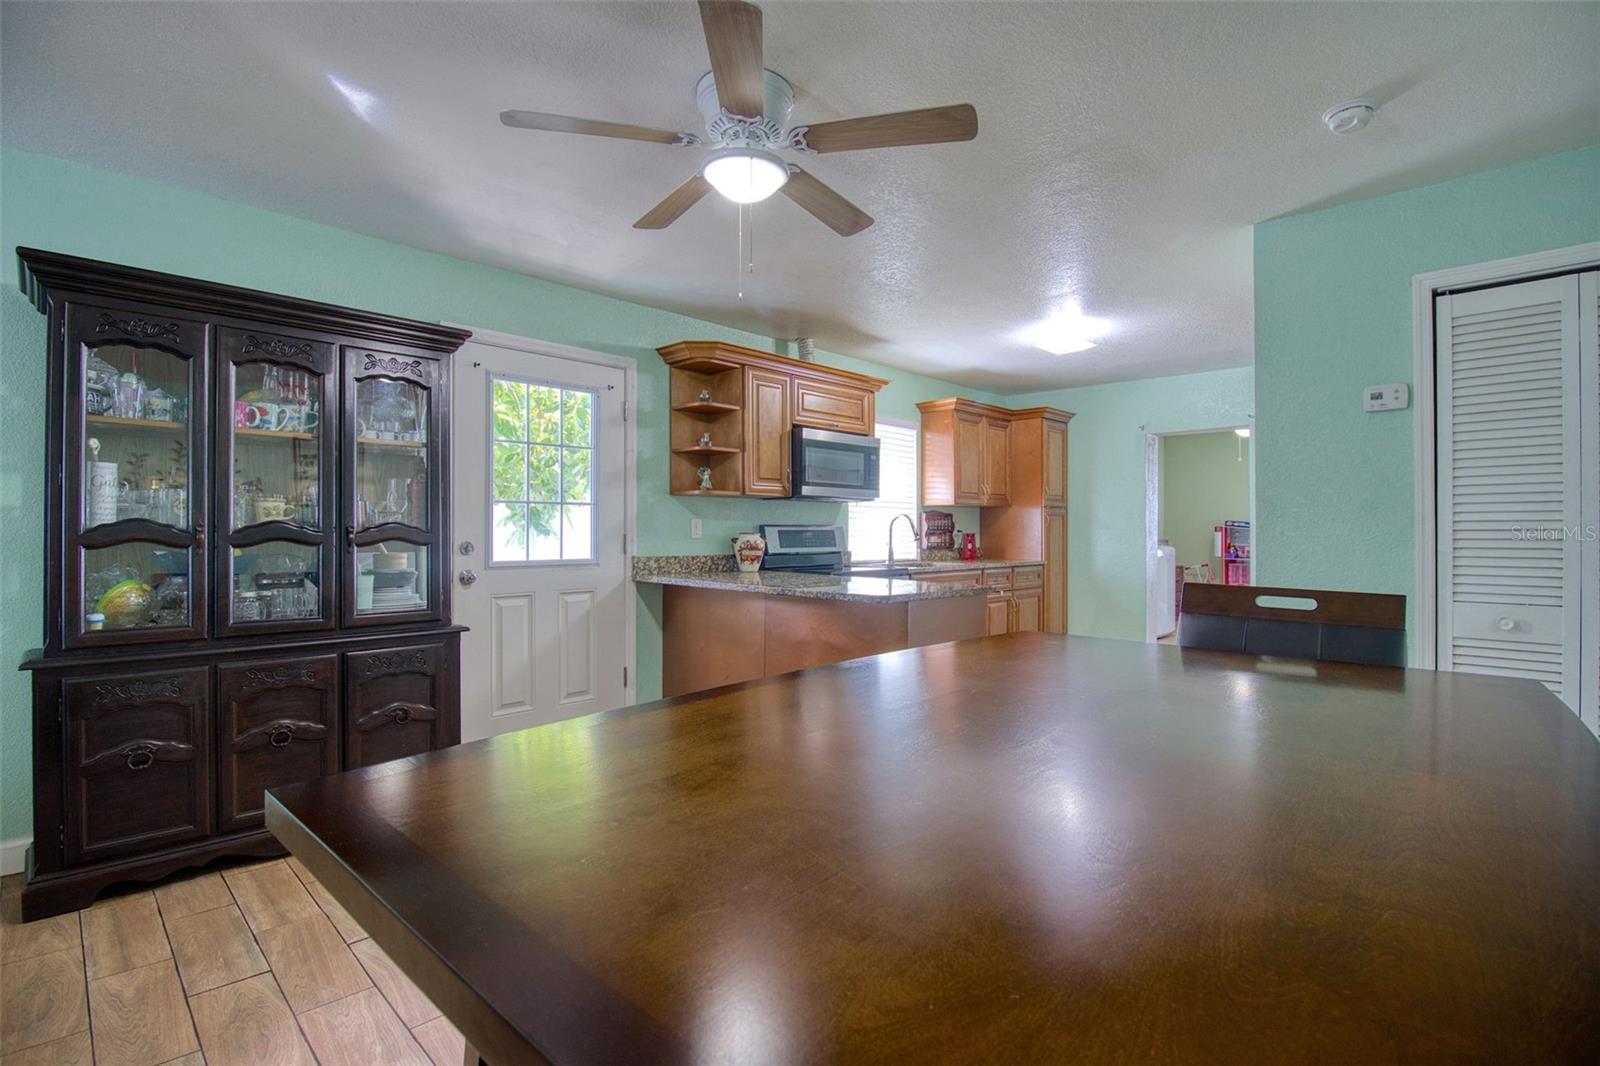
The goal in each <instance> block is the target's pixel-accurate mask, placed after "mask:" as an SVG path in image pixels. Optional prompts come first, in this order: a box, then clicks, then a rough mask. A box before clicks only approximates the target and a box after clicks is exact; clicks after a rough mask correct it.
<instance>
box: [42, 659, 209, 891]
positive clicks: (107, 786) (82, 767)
mask: <svg viewBox="0 0 1600 1066" xmlns="http://www.w3.org/2000/svg"><path fill="white" fill-rule="evenodd" d="M60 691H61V696H60V707H61V715H62V718H63V719H64V724H65V733H66V741H67V745H66V755H67V758H66V765H65V770H66V773H65V774H64V775H63V776H64V780H62V781H61V786H62V792H63V795H62V798H63V800H64V801H65V803H64V807H65V809H64V810H63V812H62V813H63V815H64V819H63V825H62V827H61V829H62V832H61V833H60V834H58V835H57V841H58V843H59V844H60V846H61V848H60V850H61V851H62V853H63V856H62V857H63V861H65V862H69V863H90V862H98V861H101V860H106V859H114V858H117V857H119V856H126V855H129V854H132V853H135V852H140V851H144V850H146V849H149V848H152V847H165V846H169V845H173V844H181V843H184V842H185V841H190V840H195V839H198V838H200V837H204V836H207V835H209V834H210V832H211V810H212V805H211V744H210V736H211V730H210V723H211V671H210V670H209V669H207V668H206V667H203V666H201V667H193V668H189V669H180V670H153V671H141V672H139V673H129V674H119V675H114V676H109V677H92V678H72V679H67V680H64V681H62V682H61V686H60Z"/></svg>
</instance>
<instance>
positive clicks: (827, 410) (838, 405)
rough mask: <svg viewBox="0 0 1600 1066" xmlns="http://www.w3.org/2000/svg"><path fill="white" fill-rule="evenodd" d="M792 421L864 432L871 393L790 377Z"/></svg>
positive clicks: (870, 425) (868, 421)
mask: <svg viewBox="0 0 1600 1066" xmlns="http://www.w3.org/2000/svg"><path fill="white" fill-rule="evenodd" d="M793 402H794V424H795V425H797V426H816V427H817V428H819V429H834V430H838V431H839V432H841V433H865V434H868V435H871V433H872V428H873V395H872V393H871V391H869V390H867V389H856V388H851V387H850V386H848V385H834V384H829V383H827V382H822V381H809V380H807V379H805V378H800V377H797V378H795V379H794V401H793Z"/></svg>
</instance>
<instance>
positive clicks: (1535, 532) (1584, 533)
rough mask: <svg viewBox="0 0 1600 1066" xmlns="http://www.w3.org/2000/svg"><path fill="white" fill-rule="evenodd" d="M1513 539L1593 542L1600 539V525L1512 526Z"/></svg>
mask: <svg viewBox="0 0 1600 1066" xmlns="http://www.w3.org/2000/svg"><path fill="white" fill-rule="evenodd" d="M1511 539H1512V540H1556V541H1566V540H1577V541H1584V542H1586V543H1587V542H1591V541H1595V540H1600V526H1593V525H1582V526H1551V525H1539V526H1512V527H1511Z"/></svg>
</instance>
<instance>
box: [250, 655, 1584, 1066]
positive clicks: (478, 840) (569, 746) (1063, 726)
mask: <svg viewBox="0 0 1600 1066" xmlns="http://www.w3.org/2000/svg"><path fill="white" fill-rule="evenodd" d="M267 824H268V825H269V826H270V827H271V829H272V831H273V832H274V833H276V834H277V835H278V837H279V838H280V839H281V840H282V841H283V842H284V843H285V844H286V845H287V846H288V847H289V848H290V849H291V850H292V851H293V853H294V854H295V855H296V856H298V857H299V858H300V859H301V861H303V862H304V863H305V865H306V866H307V867H309V868H310V870H311V872H312V873H313V874H314V875H315V876H316V877H317V878H319V879H320V880H321V881H322V883H323V884H324V885H325V886H326V887H327V888H328V890H329V891H330V892H331V893H332V894H333V896H334V898H335V899H337V900H338V901H339V902H340V903H341V904H343V905H344V906H345V907H346V908H347V909H348V910H349V911H350V912H351V914H352V915H353V916H354V917H355V918H356V919H357V921H359V922H360V923H361V924H362V925H363V926H364V927H365V928H366V929H367V931H368V932H369V933H370V934H371V935H372V937H373V938H374V940H376V941H377V943H378V944H379V945H380V946H381V947H382V948H383V949H384V950H385V951H387V952H388V953H389V954H390V955H391V956H392V957H393V958H394V959H395V960H396V962H397V963H398V964H399V966H400V967H401V968H402V969H403V970H404V971H405V972H406V973H407V974H408V975H409V976H410V977H411V979H412V980H413V981H414V982H416V984H417V985H418V986H419V987H420V988H421V989H422V991H423V992H424V993H426V994H427V995H428V996H429V997H430V998H432V999H433V1000H434V1002H435V1003H436V1004H437V1005H438V1006H439V1008H440V1009H441V1010H442V1011H443V1012H444V1013H445V1015H446V1016H447V1017H448V1018H449V1019H450V1020H451V1021H452V1022H454V1023H455V1025H456V1026H457V1027H458V1028H459V1029H460V1030H461V1031H462V1032H463V1033H464V1034H465V1035H466V1037H467V1040H468V1042H469V1044H470V1045H471V1046H472V1047H473V1048H475V1049H476V1050H477V1051H478V1052H479V1053H481V1055H482V1056H483V1057H484V1059H486V1060H487V1061H488V1062H489V1063H492V1064H494V1066H512V1064H515V1063H522V1062H538V1061H541V1057H542V1059H545V1060H549V1061H551V1062H555V1063H563V1064H566V1063H673V1062H725V1063H749V1064H761V1066H767V1064H774V1066H776V1064H787V1063H806V1062H883V1063H891V1062H893V1063H900V1062H918V1063H931V1062H962V1063H973V1062H1017V1063H1045V1062H1066V1061H1096V1062H1099V1061H1134V1060H1138V1061H1150V1062H1176V1063H1183V1062H1280V1063H1281V1062H1313V1061H1315V1062H1335V1063H1354V1062H1361V1063H1369V1062H1402V1061H1404V1062H1428V1061H1447V1060H1448V1061H1452V1062H1459V1061H1478V1062H1494V1063H1510V1062H1517V1063H1524V1062H1548V1061H1575V1060H1581V1059H1585V1058H1587V1060H1588V1061H1590V1062H1593V1061H1595V1056H1596V1054H1597V1053H1600V742H1597V741H1596V739H1595V737H1594V736H1593V735H1591V734H1590V733H1589V732H1588V730H1587V729H1586V728H1585V727H1584V726H1583V725H1582V724H1581V723H1580V722H1579V720H1578V719H1577V718H1576V717H1575V716H1574V715H1573V714H1572V713H1571V712H1569V711H1568V710H1567V709H1566V707H1565V706H1564V705H1562V703H1561V702H1560V701H1559V700H1558V699H1557V698H1556V697H1555V696H1553V695H1552V694H1551V693H1550V692H1548V691H1547V690H1546V689H1544V688H1543V687H1542V686H1540V685H1538V684H1536V683H1534V682H1531V681H1523V680H1515V679H1507V678H1496V677H1486V676H1479V675H1472V674H1462V673H1433V672H1429V671H1420V670H1399V669H1387V668H1378V667H1360V666H1347V665H1337V664H1329V663H1311V662H1298V661H1272V660H1256V659H1252V658H1250V657H1247V656H1243V655H1236V654H1231V653H1222V652H1195V651H1189V650H1184V649H1180V648H1177V647H1171V646H1159V645H1149V644H1138V643H1131V642H1120V641H1109V640H1094V639H1088V638H1082V637H1059V636H1050V635H1042V634H1018V635H1014V636H1010V637H998V638H991V639H983V640H971V641H964V642H960V643H954V644H943V645H937V646H933V647H924V648H917V649H913V650H909V651H903V652H895V653H891V654H887V655H880V656H875V657H872V658H866V659H859V660H854V661H851V662H845V663H840V664H837V665H834V666H826V667H820V668H817V669H812V670H807V671H803V672H800V673H796V674H790V675H786V676H783V677H776V678H769V679H764V680H760V681H754V682H749V683H746V684H742V685H736V686H731V687H728V688H722V689H716V690H713V691H709V692H703V693H699V694H695V695H690V696H684V697H679V698H677V699H673V700H664V701H659V702H656V703H650V704H645V705H641V706H637V707H629V708H624V709H621V710H617V711H612V712H607V713H604V714H598V715H594V716H591V717H587V718H579V719H574V720H571V721H565V722H559V723H555V724H551V725H546V726H541V727H538V728H533V729H528V730H525V731H522V732H518V733H510V734H506V735H504V736H499V737H495V738H493V739H490V740H485V741H480V742H477V743H472V744H465V745H462V746H460V747H457V748H452V749H449V750H446V751H442V752H437V753H434V754H430V755H424V756H419V757H416V758H412V759H405V760H400V761H396V762H392V763H386V764H383V765H380V766H374V767H370V768H368V769H364V770H358V771H353V772H351V773H345V774H339V775H336V776H333V777H327V778H323V779H321V780H318V781H312V782H308V783H306V784H302V785H296V786H293V787H289V788H281V789H276V790H274V791H273V792H272V793H271V794H270V795H269V797H268V805H267Z"/></svg>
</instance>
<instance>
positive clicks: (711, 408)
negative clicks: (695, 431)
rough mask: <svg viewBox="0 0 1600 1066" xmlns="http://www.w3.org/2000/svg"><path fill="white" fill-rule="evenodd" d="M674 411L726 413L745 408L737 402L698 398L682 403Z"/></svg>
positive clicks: (696, 413)
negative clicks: (717, 401)
mask: <svg viewBox="0 0 1600 1066" xmlns="http://www.w3.org/2000/svg"><path fill="white" fill-rule="evenodd" d="M672 409H673V410H674V411H683V412H685V413H687V414H693V415H713V416H715V415H726V414H732V413H733V412H735V411H743V410H744V408H743V407H740V406H739V405H738V404H736V403H714V402H712V401H709V400H696V401H695V402H694V403H680V404H677V405H676V406H674V407H673V408H672Z"/></svg>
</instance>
